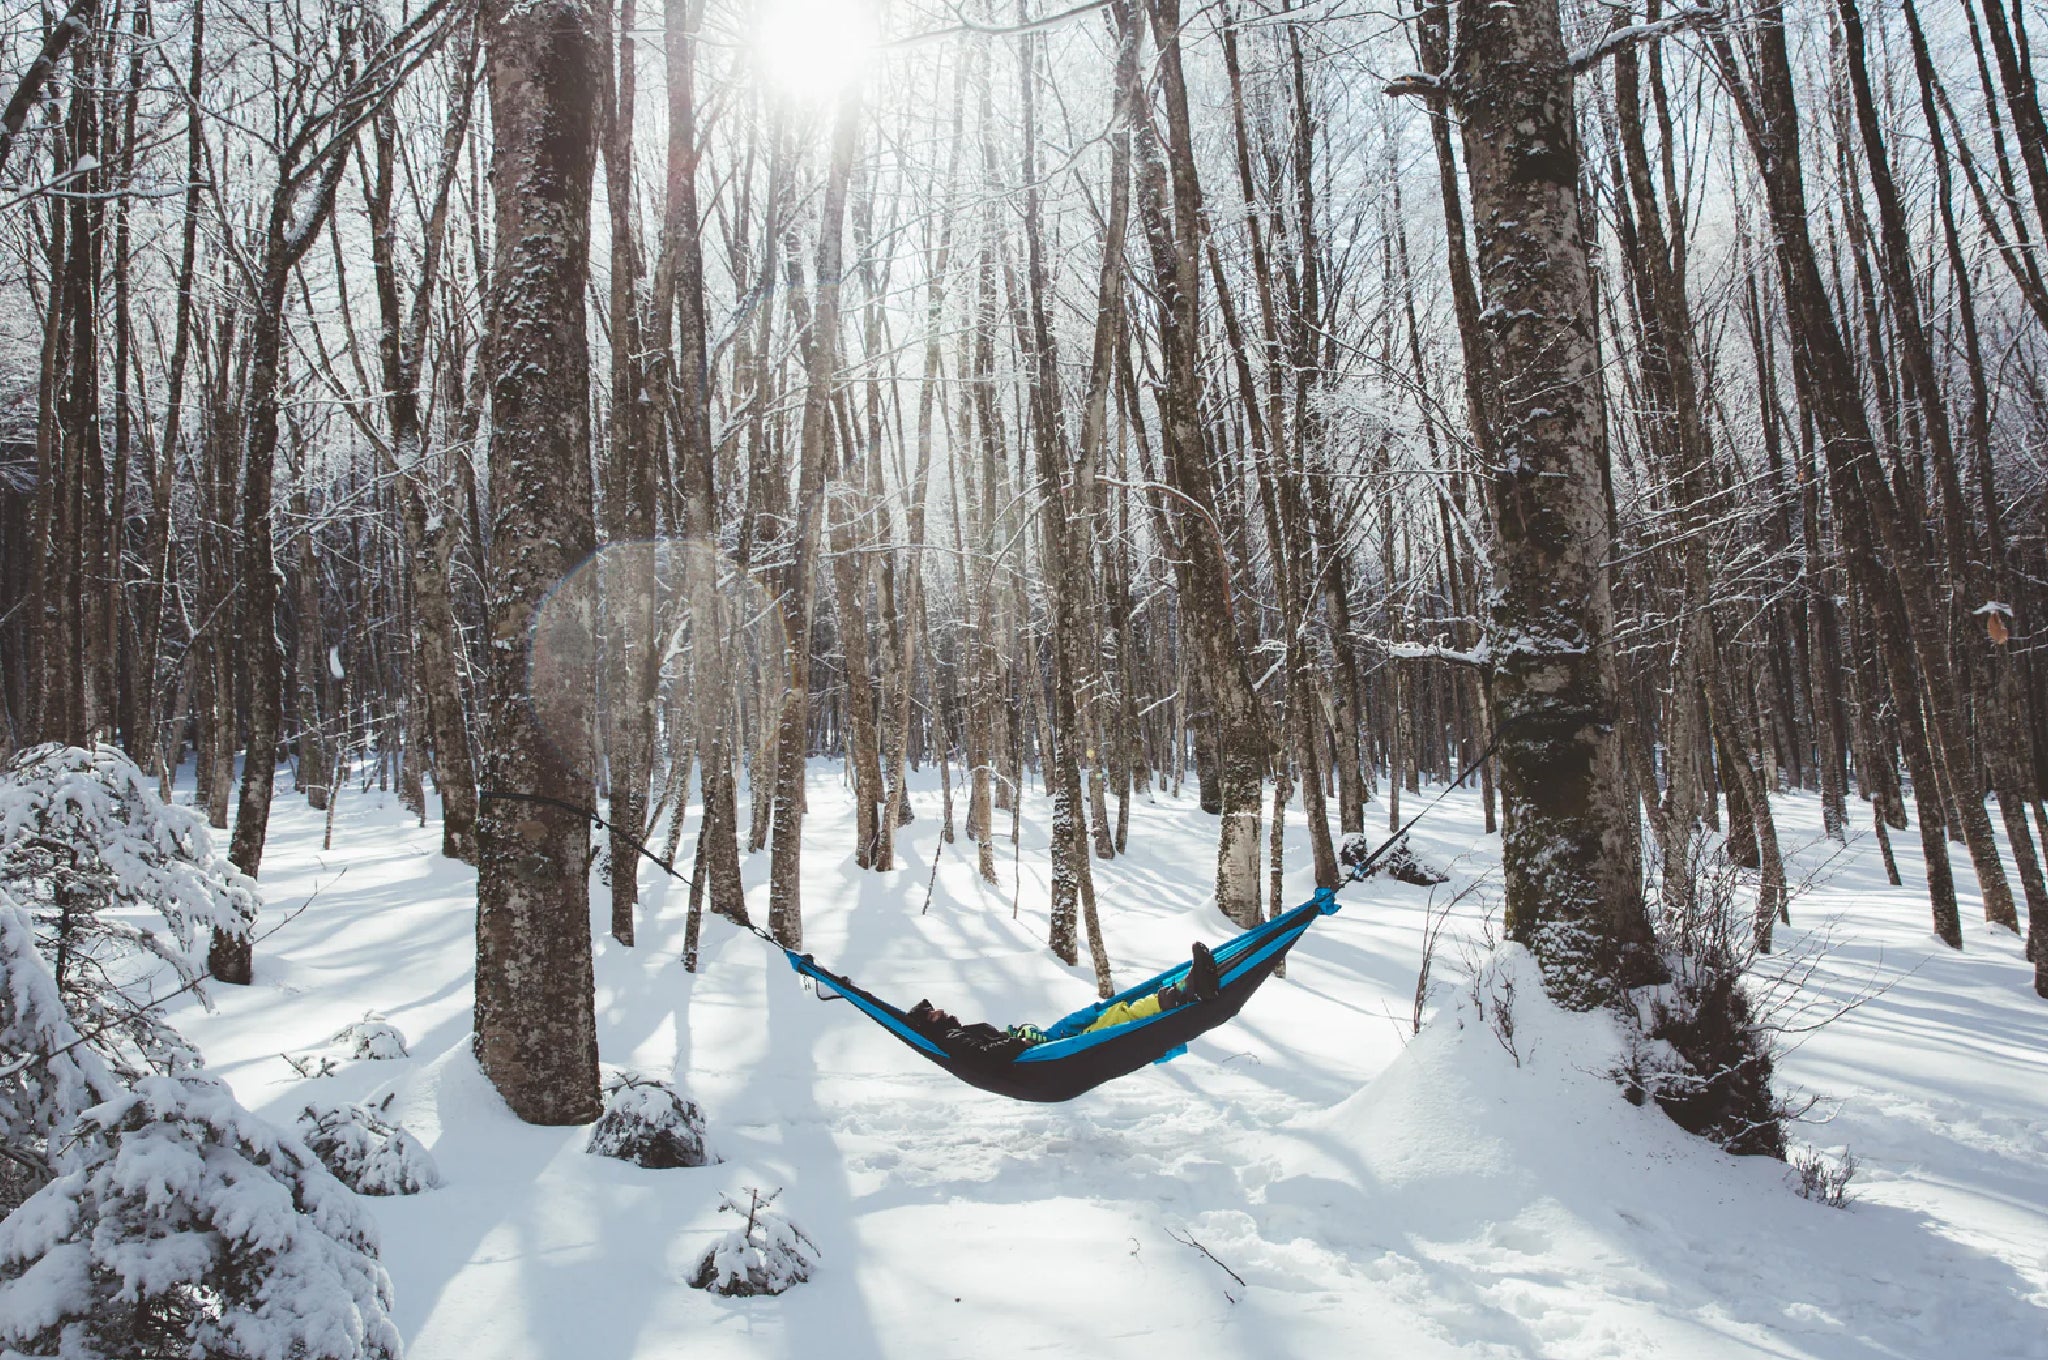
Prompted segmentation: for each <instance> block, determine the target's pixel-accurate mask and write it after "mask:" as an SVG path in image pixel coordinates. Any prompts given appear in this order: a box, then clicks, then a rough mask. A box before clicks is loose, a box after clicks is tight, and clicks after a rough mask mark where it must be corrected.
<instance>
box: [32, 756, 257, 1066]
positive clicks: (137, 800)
mask: <svg viewBox="0 0 2048 1360" xmlns="http://www.w3.org/2000/svg"><path fill="white" fill-rule="evenodd" d="M0 888H4V889H5V890H6V891H7V892H8V893H10V894H11V895H12V897H13V899H14V900H15V902H16V903H17V904H18V905H19V906H20V907H21V908H23V909H24V910H26V912H27V913H28V915H29V916H30V917H31V918H32V920H33V921H34V925H35V943H36V948H37V949H38V951H39V952H40V953H41V955H42V957H43V959H44V960H45V961H46V962H47V963H48V965H49V969H50V972H51V974H52V975H53V976H54V978H55V981H56V985H57V993H58V995H59V997H61V998H62V1000H63V1004H64V1007H65V1009H66V1010H68V1011H69V1013H70V1016H71V1018H72V1020H73V1022H74V1023H75V1024H76V1026H77V1028H78V1030H79V1032H80V1033H82V1034H83V1035H84V1036H85V1037H86V1039H87V1041H88V1042H89V1043H90V1044H92V1046H93V1047H95V1048H97V1049H98V1050H99V1051H100V1053H101V1054H102V1055H103V1056H104V1057H106V1058H107V1060H108V1061H109V1062H110V1063H111V1064H112V1065H113V1066H114V1067H115V1068H116V1069H117V1070H119V1071H121V1072H124V1073H126V1074H129V1075H136V1074H139V1073H141V1072H145V1071H156V1072H167V1071H172V1070H175V1069H178V1068H181V1067H190V1066H196V1065H197V1064H198V1056H197V1054H195V1053H194V1052H193V1051H192V1050H191V1048H190V1047H189V1046H188V1045H187V1044H186V1043H185V1042H184V1040H183V1039H181V1038H180V1037H179V1036H178V1033H177V1031H176V1030H174V1029H172V1028H171V1027H170V1026H169V1025H168V1024H166V1023H165V1022H164V1021H163V1019H162V1018H161V1017H160V1016H159V1015H158V1014H157V1012H156V1010H155V1008H154V1007H153V1006H152V1005H151V1004H150V1003H151V1002H152V1000H154V999H155V998H154V997H153V996H152V994H151V988H152V986H153V979H154V977H155V976H157V975H159V973H160V970H159V968H158V967H157V966H156V965H157V964H158V963H162V964H166V965H168V966H169V967H170V969H171V971H172V972H173V973H174V974H175V975H176V977H177V979H178V985H179V986H184V987H194V988H195V989H196V984H197V983H198V981H199V979H200V978H201V977H202V976H203V975H204V964H205V960H204V956H203V950H204V948H205V946H206V944H207V943H208V941H209V940H211V939H212V938H214V937H216V936H225V937H228V938H230V939H236V940H243V939H247V938H248V935H249V931H250V928H251V926H252V925H253V924H254V923H255V920H256V908H257V903H258V900H259V899H258V896H257V890H256V884H255V882H254V881H253V880H251V879H249V878H247V877H246V876H244V875H243V874H241V873H240V872H238V871H237V870H236V869H235V868H234V866H233V865H231V864H229V863H228V862H227V861H226V860H225V859H222V858H221V857H220V856H218V855H216V854H215V853H214V849H213V842H212V838H211V837H210V836H209V835H208V833H207V827H206V823H205V821H204V820H203V819H202V818H200V817H199V816H198V815H197V814H196V813H194V812H193V811H191V810H190V809H189V808H181V807H176V806H173V805H170V804H167V803H165V802H164V801H163V800H162V799H161V798H159V797H158V796H157V793H156V790H155V789H154V788H152V787H151V786H150V783H149V781H148V779H147V777H146V776H144V774H143V773H142V771H141V770H140V769H139V768H137V766H136V765H135V762H133V761H132V760H130V759H128V757H127V756H125V755H123V754H122V753H121V752H120V751H118V750H116V749H115V748H114V747H111V746H95V747H93V748H92V749H90V750H87V749H86V748H84V747H78V746H59V745H54V744H52V745H44V746H36V747H31V748H29V749H28V750H26V751H23V752H22V753H21V754H19V755H18V756H16V757H15V758H14V760H13V761H12V762H11V763H10V764H9V765H8V767H7V769H6V772H5V773H4V774H0ZM137 909H139V910H145V911H149V912H153V913H154V914H155V915H156V916H157V917H158V918H160V919H161V921H162V923H163V929H162V930H153V929H149V928H147V927H145V926H143V925H140V924H138V923H136V922H134V921H133V920H130V919H126V917H125V915H123V914H122V913H124V912H126V911H132V910H137Z"/></svg>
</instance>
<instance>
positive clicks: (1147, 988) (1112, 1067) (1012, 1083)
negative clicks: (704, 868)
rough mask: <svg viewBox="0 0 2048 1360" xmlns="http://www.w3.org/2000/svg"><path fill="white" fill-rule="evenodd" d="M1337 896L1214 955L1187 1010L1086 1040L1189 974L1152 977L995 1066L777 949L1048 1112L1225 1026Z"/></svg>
mask: <svg viewBox="0 0 2048 1360" xmlns="http://www.w3.org/2000/svg"><path fill="white" fill-rule="evenodd" d="M1337 906H1338V903H1337V890H1336V889H1335V888H1318V889H1317V890H1316V895H1315V896H1314V897H1312V898H1310V899H1309V900H1308V901H1306V902H1304V903H1302V904H1301V905H1300V906H1298V907H1296V908H1294V909H1293V910H1292V911H1289V912H1284V913H1282V914H1281V915H1279V916H1275V917H1274V918H1273V919H1272V920H1270V921H1265V922H1262V923H1260V924H1259V925H1256V926H1254V927H1252V928H1251V929H1250V930H1247V931H1246V932H1244V934H1242V935H1239V936H1238V937H1237V938H1235V939H1233V940H1231V941H1229V942H1228V943H1225V944H1221V945H1218V946H1217V947H1216V949H1215V950H1214V953H1215V955H1216V981H1217V987H1216V993H1215V995H1213V996H1210V997H1208V998H1206V999H1201V1000H1191V1001H1188V1002H1185V1003H1183V1004H1182V1005H1179V1006H1175V1007H1174V1008H1173V1009H1171V1010H1163V1011H1160V1012H1159V1013H1157V1014H1156V1015H1148V1016H1145V1017H1144V1018H1142V1019H1138V1020H1129V1021H1126V1022H1125V1023H1123V1024H1121V1025H1112V1026H1110V1027H1108V1028H1107V1029H1099V1030H1095V1031H1093V1032H1092V1033H1090V1032H1087V1031H1088V1026H1090V1025H1092V1024H1094V1023H1095V1021H1096V1019H1097V1018H1098V1017H1100V1016H1101V1014H1102V1013H1103V1012H1104V1011H1106V1010H1108V1009H1109V1008H1110V1007H1111V1006H1114V1005H1116V1004H1117V1003H1118V1002H1122V1001H1135V1000H1137V999H1138V998H1139V997H1142V996H1150V995H1151V994H1152V993H1153V992H1156V991H1158V990H1159V989H1160V988H1162V987H1168V986H1172V985H1173V984H1175V983H1178V982H1182V981H1184V980H1185V979H1186V977H1187V973H1188V968H1189V965H1188V964H1185V963H1182V964H1177V965H1175V966H1174V967H1172V968H1169V969H1167V970H1166V971H1165V972H1163V973H1160V974H1158V975H1157V976H1155V977H1151V978H1147V979H1146V980H1145V981H1143V982H1141V983H1139V984H1138V985H1137V986H1135V987H1131V988H1128V989H1126V990H1125V991H1122V992H1119V993H1117V994H1116V995H1115V996H1113V997H1111V998H1109V1000H1107V1001H1098V1002H1096V1003H1095V1004H1094V1005H1092V1006H1088V1007H1086V1008H1084V1009H1082V1010H1078V1011H1075V1012H1074V1013H1073V1014H1072V1015H1069V1016H1066V1017H1065V1018H1063V1019H1061V1020H1060V1021H1058V1022H1057V1023H1056V1024H1052V1025H1048V1026H1047V1027H1046V1029H1045V1041H1044V1042H1043V1043H1037V1044H1033V1045H1031V1046H1030V1047H1029V1048H1025V1049H1024V1050H1023V1051H1021V1052H1019V1053H1016V1054H1014V1055H1011V1056H1008V1057H999V1056H995V1055H991V1054H988V1053H984V1052H981V1051H978V1050H976V1049H973V1048H971V1047H969V1046H965V1045H959V1046H948V1045H945V1044H941V1043H940V1042H938V1040H937V1039H935V1038H934V1037H933V1036H932V1035H930V1034H928V1033H926V1032H925V1031H923V1030H921V1029H919V1028H918V1027H917V1026H916V1025H914V1024H912V1023H911V1021H910V1017H909V1016H908V1015H907V1014H905V1013H904V1012H903V1011H900V1010H898V1009H897V1008H896V1007H894V1006H892V1005H890V1004H889V1003H888V1002H886V1001H884V1000H882V999H881V998H880V997H878V996H876V995H875V994H874V993H873V992H870V991H868V990H867V989H866V988H864V987H862V986H860V985H859V984H857V983H855V982H854V981H852V980H851V979H850V978H846V977H844V976H842V975H840V974H838V973H835V972H833V971H832V970H831V969H829V968H825V967H823V966H821V965H820V964H819V963H818V962H817V960H815V959H813V958H812V957H811V956H810V955H809V954H798V953H796V952H795V951H793V950H789V949H784V950H783V951H782V954H783V957H784V958H786V959H788V960H789V966H790V967H791V968H794V969H796V971H797V972H799V973H801V974H803V975H804V976H805V977H807V978H811V979H813V980H814V981H816V982H818V983H821V984H823V985H824V986H827V987H830V988H831V989H832V990H833V991H835V992H837V993H839V995H840V996H842V997H844V998H846V999H847V1000H848V1001H850V1002H852V1003H853V1004H854V1005H855V1006H857V1007H859V1008H860V1010H861V1012H862V1013H863V1014H865V1015H866V1016H867V1017H868V1018H869V1019H871V1020H873V1021H874V1022H875V1023H876V1024H878V1025H880V1026H881V1027H882V1028H883V1029H886V1030H888V1031H889V1032H890V1033H891V1034H893V1035H895V1036H896V1037H897V1038H898V1039H901V1040H902V1041H903V1042H904V1043H906V1044H908V1045H909V1046H910V1047H912V1048H914V1049H916V1050H917V1051H918V1053H920V1054H921V1055H923V1056H924V1057H925V1058H927V1059H929V1060H930V1061H932V1062H933V1063H936V1064H937V1065H938V1066H940V1067H943V1068H944V1069H945V1070H946V1071H948V1072H951V1073H952V1074H953V1075H954V1076H956V1077H958V1078H959V1079H960V1080H962V1081H964V1082H966V1083H967V1084H968V1085H969V1086H979V1087H980V1088H981V1089H982V1090H984V1091H993V1092H994V1093H995V1094H997V1095H999V1096H1008V1097H1009V1098H1010V1099H1012V1100H1034V1101H1041V1102H1047V1103H1050V1102H1055V1101H1061V1100H1072V1099H1073V1098H1074V1097H1075V1096H1078V1095H1080V1094H1081V1093H1082V1092H1084V1091H1092V1090H1094V1089H1095V1088H1096V1087H1098V1086H1100V1085H1102V1083H1104V1082H1106V1081H1114V1080H1115V1079H1116V1078H1118V1077H1121V1076H1126V1075H1128V1074H1130V1073H1132V1072H1135V1071H1137V1070H1138V1069H1139V1068H1141V1067H1143V1066H1145V1065H1146V1064H1147V1063H1161V1062H1166V1061H1168V1060H1169V1059H1172V1058H1177V1057H1179V1056H1180V1055H1181V1054H1183V1053H1185V1052H1187V1048H1188V1041H1189V1040H1191V1039H1194V1038H1196V1037H1198V1036H1199V1035H1202V1034H1205V1033H1207V1032H1208V1031H1209V1030H1212V1029H1214V1028H1216V1026H1218V1025H1220V1024H1222V1023H1224V1022H1225V1021H1226V1020H1229V1019H1231V1018H1232V1017H1234V1016H1235V1015H1236V1014H1237V1013H1238V1012H1239V1011H1240V1010H1242V1009H1244V1003H1245V1002H1247V1001H1249V1000H1251V996H1252V993H1253V992H1256V991H1257V990H1258V989H1259V984H1260V983H1262V982H1264V981H1265V980H1266V979H1267V978H1269V977H1271V976H1272V975H1273V970H1274V969H1275V968H1278V967H1279V966H1280V961H1281V960H1282V959H1284V958H1286V957H1287V951H1288V950H1290V949H1292V948H1293V947H1294V945H1295V942H1296V941H1298V940H1300V939H1301V937H1302V935H1303V934H1304V933H1306V932H1307V930H1308V928H1309V927H1310V926H1311V925H1313V924H1315V922H1316V919H1317V918H1318V917H1322V916H1328V915H1330V914H1331V913H1332V912H1334V911H1336V910H1337Z"/></svg>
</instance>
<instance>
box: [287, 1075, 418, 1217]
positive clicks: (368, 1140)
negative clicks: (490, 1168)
mask: <svg viewBox="0 0 2048 1360" xmlns="http://www.w3.org/2000/svg"><path fill="white" fill-rule="evenodd" d="M390 1103H391V1097H390V1096H386V1097H385V1098H384V1100H383V1101H381V1102H379V1104H377V1105H361V1104H354V1103H350V1104H345V1105H324V1104H318V1103H315V1104H310V1105H308V1106H306V1108H305V1110H304V1112H302V1113H301V1114H300V1115H299V1121H298V1128H299V1136H300V1137H301V1138H304V1139H305V1140H306V1146H307V1147H309V1148H311V1149H312V1150H313V1155H314V1156H316V1157H318V1158H319V1159H320V1162H321V1164H322V1165H323V1166H325V1167H326V1168H327V1169H328V1170H329V1171H331V1172H333V1173H334V1177H335V1179H336V1180H338V1181H340V1182H341V1183H342V1184H343V1185H346V1186H347V1187H348V1188H349V1189H351V1190H353V1191H355V1192H356V1193H357V1194H359V1195H417V1194H419V1193H420V1192H421V1191H422V1190H433V1189H437V1188H438V1187H439V1186H440V1184H441V1169H440V1168H439V1167H438V1166H436V1165H435V1164H434V1158H433V1155H432V1154H431V1153H429V1152H428V1151H427V1150H426V1149H425V1148H423V1147H421V1146H420V1143H419V1140H418V1139H416V1138H414V1137H413V1136H412V1135H411V1134H409V1133H407V1132H406V1131H405V1130H404V1129H403V1128H400V1127H399V1126H398V1125H396V1124H392V1123H390V1122H389V1121H387V1120H386V1119H385V1118H384V1110H383V1107H385V1106H388V1105H389V1104H390Z"/></svg>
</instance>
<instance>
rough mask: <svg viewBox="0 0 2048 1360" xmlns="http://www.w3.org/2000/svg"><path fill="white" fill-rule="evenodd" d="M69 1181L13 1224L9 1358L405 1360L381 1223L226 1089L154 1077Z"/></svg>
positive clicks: (2, 1276)
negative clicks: (380, 1249) (381, 1249)
mask: <svg viewBox="0 0 2048 1360" xmlns="http://www.w3.org/2000/svg"><path fill="white" fill-rule="evenodd" d="M59 1172H60V1174H59V1175H58V1176H57V1178H56V1179H55V1180H53V1181H51V1182H50V1183H49V1184H48V1185H45V1186H44V1187H43V1188H42V1189H41V1190H38V1191H37V1192H36V1193H35V1194H34V1195H33V1196H31V1197H30V1198H29V1200H28V1202H27V1203H25V1204H23V1205H22V1206H21V1207H20V1208H19V1209H17V1210H16V1211H15V1212H14V1213H13V1214H12V1215H10V1216H9V1217H8V1218H7V1219H6V1220H5V1221H4V1222H0V1351H4V1350H16V1351H22V1352H26V1353H29V1354H37V1355H62V1356H65V1357H77V1358H78V1360H94V1358H95V1357H108V1360H112V1358H113V1357H121V1358H122V1360H128V1358H129V1357H157V1356H162V1357H171V1356H180V1357H182V1356H202V1355H203V1356H220V1357H235V1358H236V1360H397V1357H398V1355H399V1349H400V1343H399V1336H398V1329H397V1328H396V1327H395V1326H394V1325H393V1323H392V1321H391V1316H390V1313H391V1302H392V1296H391V1280H390V1277H389V1276H388V1275H386V1274H385V1271H384V1267H383V1266H382V1265H381V1264H380V1263H379V1261H378V1258H377V1238H376V1233H375V1230H374V1228H373V1226H372V1225H371V1223H370V1221H369V1219H368V1217H367V1216H366V1215H365V1214H364V1213H363V1211H362V1209H361V1208H360V1207H359V1205H358V1204H357V1203H356V1201H355V1200H354V1199H353V1198H352V1197H350V1195H349V1194H348V1193H347V1192H346V1190H344V1189H343V1187H342V1185H341V1183H340V1182H339V1181H337V1180H335V1179H334V1177H333V1176H331V1175H329V1174H328V1173H327V1171H326V1169H325V1168H324V1167H322V1166H321V1165H320V1163H319V1161H318V1159H316V1158H315V1157H314V1156H313V1154H312V1152H311V1151H309V1150H308V1149H307V1148H306V1146H305V1144H303V1143H302V1142H300V1141H299V1140H298V1139H297V1138H296V1137H293V1136H292V1135H290V1134H288V1133H285V1132H283V1131H282V1130H279V1129H277V1128H274V1127H273V1126H271V1125H270V1124H268V1123H266V1122H264V1121H263V1120H261V1119H259V1118H257V1117H256V1116H255V1115H253V1114H251V1113H249V1111H247V1110H246V1109H244V1108H242V1106H241V1105H240V1104H238V1103H237V1102H236V1101H235V1098H234V1096H233V1095H231V1094H230V1093H229V1091H228V1089H227V1087H226V1086H225V1085H224V1084H222V1083H221V1082H219V1081H217V1080H215V1079H213V1078H211V1077H205V1076H199V1075H193V1074H184V1075H179V1076H150V1077H144V1078H142V1079H141V1080H140V1081H138V1082H137V1083H136V1086H135V1089H134V1091H133V1092H132V1093H130V1094H127V1095H122V1096H119V1097H116V1098H115V1099H113V1100H110V1101H107V1102H105V1103H103V1104H100V1105H97V1106H95V1107H94V1108H92V1109H90V1110H88V1111H86V1112H85V1113H84V1114H83V1115H82V1116H80V1118H79V1120H78V1122H77V1125H76V1126H75V1128H74V1130H73V1132H72V1135H71V1136H70V1137H69V1138H67V1139H66V1140H65V1143H64V1147H63V1149H62V1153H61V1157H60V1167H59Z"/></svg>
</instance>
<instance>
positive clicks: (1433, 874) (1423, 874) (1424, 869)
mask: <svg viewBox="0 0 2048 1360" xmlns="http://www.w3.org/2000/svg"><path fill="white" fill-rule="evenodd" d="M1380 874H1385V875H1386V876H1387V877H1388V878H1391V879H1393V880H1394V881H1395V882H1397V883H1408V884H1413V885H1414V886H1415V887H1418V888H1434V887H1435V886H1436V885H1437V884H1439V883H1448V882H1450V881H1451V876H1450V875H1449V874H1447V873H1445V872H1444V871H1443V870H1441V869H1439V868H1437V867H1436V866H1435V865H1434V864H1431V863H1430V862H1429V861H1428V860H1425V859H1423V858H1422V857H1421V856H1420V855H1418V854H1416V853H1415V848H1414V847H1413V846H1411V845H1410V844H1409V843H1408V838H1407V837H1406V836H1403V837H1401V839H1400V841H1399V842H1398V843H1397V844H1395V846H1394V848H1393V849H1391V850H1389V851H1387V853H1386V854H1384V855H1381V856H1380V857H1379V860H1378V862H1376V863H1375V864H1374V865H1373V866H1372V873H1371V875H1368V876H1369V877H1372V876H1377V875H1380Z"/></svg>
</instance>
